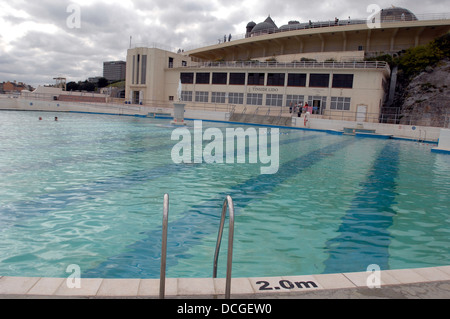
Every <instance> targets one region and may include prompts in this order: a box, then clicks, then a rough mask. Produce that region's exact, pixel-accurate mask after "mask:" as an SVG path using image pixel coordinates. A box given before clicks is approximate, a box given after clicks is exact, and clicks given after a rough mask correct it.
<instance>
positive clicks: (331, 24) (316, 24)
mask: <svg viewBox="0 0 450 319" xmlns="http://www.w3.org/2000/svg"><path fill="white" fill-rule="evenodd" d="M415 16H416V18H417V20H412V19H411V18H407V17H402V16H401V15H399V16H391V17H388V18H385V19H382V20H381V23H382V24H384V23H405V22H409V23H411V21H435V20H449V19H450V13H446V12H442V13H426V14H416V15H415ZM363 24H367V19H340V20H339V21H338V22H336V21H335V20H328V21H311V23H309V22H306V23H298V24H288V25H284V26H282V27H280V28H273V29H265V30H261V31H259V32H253V33H250V34H248V33H241V34H235V35H232V37H231V39H232V40H231V41H228V42H222V41H221V42H220V43H217V42H218V41H217V40H216V39H214V41H209V42H204V43H202V44H192V45H190V46H187V47H184V50H185V51H186V52H187V53H189V51H194V50H196V49H199V48H203V47H207V46H213V45H217V44H219V45H223V46H226V45H228V44H229V43H230V42H231V43H232V42H233V41H236V40H242V39H246V38H249V37H257V36H260V35H267V34H274V33H281V32H289V31H297V30H306V29H318V28H339V27H343V26H348V25H363ZM222 40H223V39H222Z"/></svg>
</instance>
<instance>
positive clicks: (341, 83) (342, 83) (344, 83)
mask: <svg viewBox="0 0 450 319" xmlns="http://www.w3.org/2000/svg"><path fill="white" fill-rule="evenodd" d="M333 88H339V89H352V88H353V74H334V75H333Z"/></svg>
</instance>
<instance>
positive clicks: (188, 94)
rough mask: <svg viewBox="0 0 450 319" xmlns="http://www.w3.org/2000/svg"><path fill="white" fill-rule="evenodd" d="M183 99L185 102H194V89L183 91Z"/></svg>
mask: <svg viewBox="0 0 450 319" xmlns="http://www.w3.org/2000/svg"><path fill="white" fill-rule="evenodd" d="M181 99H182V100H183V101H185V102H192V91H181Z"/></svg>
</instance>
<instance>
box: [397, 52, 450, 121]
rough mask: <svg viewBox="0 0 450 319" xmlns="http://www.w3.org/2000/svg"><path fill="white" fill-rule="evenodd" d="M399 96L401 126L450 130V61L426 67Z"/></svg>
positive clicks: (446, 60)
mask: <svg viewBox="0 0 450 319" xmlns="http://www.w3.org/2000/svg"><path fill="white" fill-rule="evenodd" d="M398 93H401V94H400V96H399V98H400V112H401V113H400V114H401V115H400V117H401V120H400V124H413V125H424V126H436V127H449V125H450V60H449V59H444V60H442V61H440V62H439V63H438V64H437V65H436V66H434V67H431V66H429V67H427V68H426V69H425V71H423V72H421V73H420V74H419V75H417V76H415V77H413V78H412V79H411V81H410V82H409V85H407V86H406V88H403V90H400V92H398Z"/></svg>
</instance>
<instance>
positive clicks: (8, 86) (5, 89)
mask: <svg viewBox="0 0 450 319" xmlns="http://www.w3.org/2000/svg"><path fill="white" fill-rule="evenodd" d="M30 88H31V87H29V86H28V85H26V84H24V83H22V82H19V83H17V82H16V81H14V82H9V81H8V82H3V83H0V93H19V92H22V91H23V90H29V89H30Z"/></svg>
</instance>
